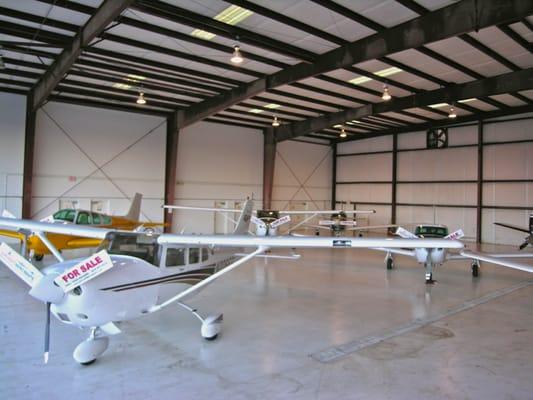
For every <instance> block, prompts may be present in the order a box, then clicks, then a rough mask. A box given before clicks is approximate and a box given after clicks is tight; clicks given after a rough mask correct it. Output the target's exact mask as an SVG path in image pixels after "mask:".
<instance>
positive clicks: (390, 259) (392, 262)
mask: <svg viewBox="0 0 533 400" xmlns="http://www.w3.org/2000/svg"><path fill="white" fill-rule="evenodd" d="M393 268H394V261H393V260H392V258H387V269H393Z"/></svg>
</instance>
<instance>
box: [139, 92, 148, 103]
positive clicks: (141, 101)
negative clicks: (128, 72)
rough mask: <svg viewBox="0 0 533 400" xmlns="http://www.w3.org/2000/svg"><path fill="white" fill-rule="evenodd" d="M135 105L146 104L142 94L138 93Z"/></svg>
mask: <svg viewBox="0 0 533 400" xmlns="http://www.w3.org/2000/svg"><path fill="white" fill-rule="evenodd" d="M137 104H146V99H145V98H144V93H143V92H139V97H137Z"/></svg>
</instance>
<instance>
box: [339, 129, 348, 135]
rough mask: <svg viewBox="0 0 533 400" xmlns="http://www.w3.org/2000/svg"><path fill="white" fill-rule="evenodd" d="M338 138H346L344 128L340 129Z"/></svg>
mask: <svg viewBox="0 0 533 400" xmlns="http://www.w3.org/2000/svg"><path fill="white" fill-rule="evenodd" d="M339 136H340V137H341V138H345V137H346V136H348V135H347V134H346V131H345V130H344V126H343V127H342V128H341V133H340V135H339Z"/></svg>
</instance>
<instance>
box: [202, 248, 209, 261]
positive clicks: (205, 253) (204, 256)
mask: <svg viewBox="0 0 533 400" xmlns="http://www.w3.org/2000/svg"><path fill="white" fill-rule="evenodd" d="M208 258H209V249H202V262H203V261H207V259H208Z"/></svg>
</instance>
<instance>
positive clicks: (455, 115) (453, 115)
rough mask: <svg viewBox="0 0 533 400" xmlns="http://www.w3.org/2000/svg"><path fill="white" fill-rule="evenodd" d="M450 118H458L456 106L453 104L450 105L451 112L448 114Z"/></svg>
mask: <svg viewBox="0 0 533 400" xmlns="http://www.w3.org/2000/svg"><path fill="white" fill-rule="evenodd" d="M448 118H457V114H456V113H455V108H453V106H450V112H449V114H448Z"/></svg>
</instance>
